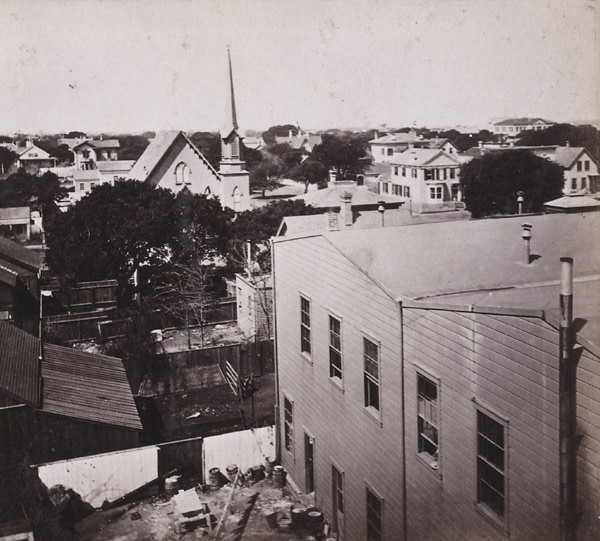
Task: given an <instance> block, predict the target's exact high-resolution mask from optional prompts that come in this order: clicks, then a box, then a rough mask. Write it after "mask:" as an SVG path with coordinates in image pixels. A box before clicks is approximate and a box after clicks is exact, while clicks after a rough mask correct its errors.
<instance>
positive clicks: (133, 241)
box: [46, 181, 178, 306]
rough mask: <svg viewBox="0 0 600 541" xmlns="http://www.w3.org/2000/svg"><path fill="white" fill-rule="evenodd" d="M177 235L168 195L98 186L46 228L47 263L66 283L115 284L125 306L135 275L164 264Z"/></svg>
mask: <svg viewBox="0 0 600 541" xmlns="http://www.w3.org/2000/svg"><path fill="white" fill-rule="evenodd" d="M177 233H178V212H177V209H176V204H175V196H174V195H173V193H172V192H170V191H168V190H165V189H162V188H154V187H152V186H150V185H149V184H146V183H142V182H137V181H121V182H116V183H115V185H114V186H111V185H109V184H102V185H100V186H98V187H96V189H94V190H93V191H92V193H91V194H90V195H88V196H87V197H84V198H83V199H82V200H80V201H79V202H78V203H77V204H76V205H75V206H74V207H72V208H70V209H69V210H68V211H67V212H65V213H59V214H58V215H56V216H55V217H54V219H53V220H52V221H51V222H50V223H49V224H48V226H47V228H46V240H47V243H48V250H47V252H46V261H47V263H48V265H49V266H50V269H51V270H52V271H53V272H54V273H55V274H57V275H58V276H60V277H62V278H64V279H65V281H67V282H69V281H79V280H102V279H107V278H114V279H116V280H117V284H118V288H117V300H118V303H119V305H120V306H125V305H127V304H128V302H129V300H130V298H131V295H132V293H133V289H132V287H131V285H130V283H129V280H130V278H131V277H132V275H133V274H134V272H135V271H137V270H139V269H140V267H142V266H144V265H157V266H158V265H161V264H163V263H164V257H165V253H168V252H169V246H170V245H171V243H173V241H174V239H175V238H176V237H177Z"/></svg>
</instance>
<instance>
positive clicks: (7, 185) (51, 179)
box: [0, 171, 66, 222]
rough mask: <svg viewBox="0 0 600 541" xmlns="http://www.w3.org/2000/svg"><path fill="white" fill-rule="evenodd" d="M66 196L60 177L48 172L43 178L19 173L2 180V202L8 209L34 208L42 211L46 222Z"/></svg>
mask: <svg viewBox="0 0 600 541" xmlns="http://www.w3.org/2000/svg"><path fill="white" fill-rule="evenodd" d="M65 195H66V190H65V189H64V188H62V187H61V185H60V181H59V180H58V177H57V176H56V175H55V174H54V173H50V172H46V173H44V174H43V175H42V176H41V177H37V176H34V175H30V174H28V173H25V172H24V171H17V172H16V173H13V174H12V175H10V176H9V177H8V178H6V179H4V180H0V201H2V205H3V206H7V207H25V206H33V207H35V208H37V209H39V210H41V211H42V213H43V215H44V222H45V221H46V217H47V215H50V214H52V213H53V212H54V211H55V210H56V205H55V203H56V201H58V200H59V199H61V198H62V197H64V196H65Z"/></svg>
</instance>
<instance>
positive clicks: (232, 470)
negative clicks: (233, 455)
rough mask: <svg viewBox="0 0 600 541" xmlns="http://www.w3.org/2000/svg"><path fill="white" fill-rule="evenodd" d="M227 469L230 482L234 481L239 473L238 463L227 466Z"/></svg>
mask: <svg viewBox="0 0 600 541" xmlns="http://www.w3.org/2000/svg"><path fill="white" fill-rule="evenodd" d="M226 471H227V478H228V479H229V482H230V483H234V482H235V478H236V476H237V473H238V467H237V465H236V464H229V466H227V468H226Z"/></svg>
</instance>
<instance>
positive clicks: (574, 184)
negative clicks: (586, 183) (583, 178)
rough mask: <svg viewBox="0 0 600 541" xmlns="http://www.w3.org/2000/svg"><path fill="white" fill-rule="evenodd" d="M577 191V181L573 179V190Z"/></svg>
mask: <svg viewBox="0 0 600 541" xmlns="http://www.w3.org/2000/svg"><path fill="white" fill-rule="evenodd" d="M576 189H577V179H576V178H572V179H571V190H576Z"/></svg>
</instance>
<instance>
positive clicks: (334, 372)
mask: <svg viewBox="0 0 600 541" xmlns="http://www.w3.org/2000/svg"><path fill="white" fill-rule="evenodd" d="M329 377H330V378H339V379H342V322H341V321H340V320H339V319H337V318H335V317H333V316H329Z"/></svg>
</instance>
